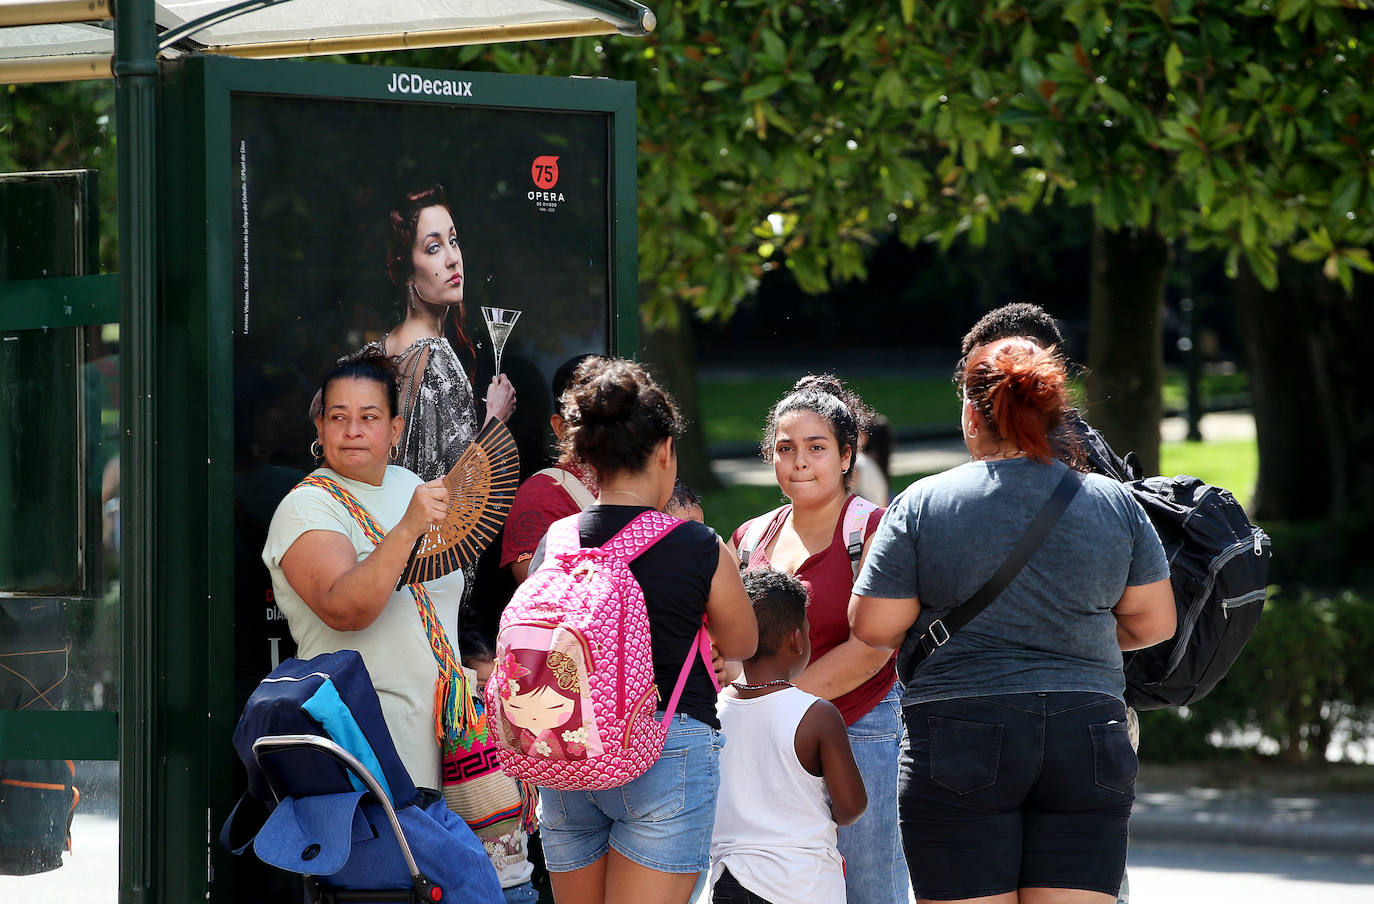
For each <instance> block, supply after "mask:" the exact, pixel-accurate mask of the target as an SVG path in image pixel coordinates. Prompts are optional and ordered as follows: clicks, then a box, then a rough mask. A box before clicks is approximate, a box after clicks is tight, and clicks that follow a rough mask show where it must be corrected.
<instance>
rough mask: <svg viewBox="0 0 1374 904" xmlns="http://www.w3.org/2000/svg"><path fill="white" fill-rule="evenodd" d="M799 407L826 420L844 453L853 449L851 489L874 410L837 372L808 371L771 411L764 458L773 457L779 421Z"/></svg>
mask: <svg viewBox="0 0 1374 904" xmlns="http://www.w3.org/2000/svg"><path fill="white" fill-rule="evenodd" d="M796 411H809V412H811V413H812V414H814V415H816V416H817V417H819V418H820V419H821V420H823V421H825V422H826V423H827V424H828V425H829V426H830V431H831V432H832V433H833V434H834V435H835V442H836V443H838V444H839V452H840V455H841V456H843V455H844V453H845V452H849V453H850V456H849V467H848V468H846V469H845V471H844V488H845V490H846V491H848V490H849V489H850V488H851V487H852V486H853V483H854V465H855V462H856V461H857V459H858V457H859V432H860V431H862V430H866V429H867V428H868V424H869V422H870V421H871V420H872V419H873V412H872V411H870V410H869V408H868V406H867V405H865V404H864V403H863V400H862V399H860V398H859V396H858V394H857V393H855V392H853V391H852V390H850V389H849V388H848V387H846V386H845V385H844V383H843V381H841V380H840V378H839V377H836V376H834V375H833V374H807V375H806V376H804V377H802V378H801V379H800V380H798V381H797V382H796V384H794V385H793V387H792V390H791V392H789V393H788V394H787V395H785V396H783V397H782V398H781V399H779V400H778V401H777V403H776V404H774V405H773V408H772V410H770V411H769V412H768V420H767V421H766V422H765V424H764V428H763V442H762V444H761V445H760V450H761V451H762V453H763V460H764V461H766V462H770V463H771V462H772V461H773V447H774V445H776V444H777V438H778V421H780V420H782V419H783V418H784V417H786V416H787V415H789V414H792V413H793V412H796Z"/></svg>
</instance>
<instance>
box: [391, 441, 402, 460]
mask: <svg viewBox="0 0 1374 904" xmlns="http://www.w3.org/2000/svg"><path fill="white" fill-rule="evenodd" d="M400 457H401V444H400V443H397V444H396V445H394V446H392V447H391V460H392V461H395V460H396V459H398V458H400Z"/></svg>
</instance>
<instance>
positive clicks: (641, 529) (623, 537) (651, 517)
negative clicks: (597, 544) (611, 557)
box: [601, 509, 683, 562]
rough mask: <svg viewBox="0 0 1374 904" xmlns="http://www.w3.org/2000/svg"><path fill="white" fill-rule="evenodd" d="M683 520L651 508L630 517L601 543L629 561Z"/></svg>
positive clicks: (602, 546) (607, 549) (608, 550)
mask: <svg viewBox="0 0 1374 904" xmlns="http://www.w3.org/2000/svg"><path fill="white" fill-rule="evenodd" d="M682 523H683V522H682V521H681V520H680V519H678V518H674V517H673V516H672V515H665V514H663V513H662V512H657V511H654V510H653V509H650V510H649V511H647V512H640V513H639V514H638V515H635V516H634V518H632V519H630V523H629V524H627V525H625V526H624V527H622V528H621V529H620V531H619V532H618V533H617V534H616V535H615V536H614V537H612V538H611V539H609V540H607V541H606V542H605V543H602V544H601V548H602V549H603V550H605V551H606V552H610V553H614V554H616V555H618V556H620V557H621V558H623V559H625V561H627V562H629V561H632V560H634V559H635V558H637V557H638V556H639V555H640V554H641V553H643V552H644V551H645V550H647V549H648V548H649V547H650V546H653V545H654V544H655V543H657V542H658V541H659V540H662V539H663V538H664V537H666V536H667V535H668V533H669V532H670V531H672V530H673V528H675V527H677V526H678V525H680V524H682Z"/></svg>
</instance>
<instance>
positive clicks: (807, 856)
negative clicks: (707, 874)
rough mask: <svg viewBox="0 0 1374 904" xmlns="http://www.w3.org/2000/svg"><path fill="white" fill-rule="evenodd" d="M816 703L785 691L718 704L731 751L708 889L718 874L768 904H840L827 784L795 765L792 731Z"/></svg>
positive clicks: (724, 765)
mask: <svg viewBox="0 0 1374 904" xmlns="http://www.w3.org/2000/svg"><path fill="white" fill-rule="evenodd" d="M819 699H820V698H819V697H817V696H815V695H813V694H808V693H806V692H805V691H802V690H798V689H797V688H795V687H789V688H784V689H783V690H780V691H774V692H773V693H771V694H765V695H764V696H762V697H754V698H753V699H749V700H745V699H742V698H740V697H736V696H734V695H732V694H730V693H725V694H722V695H721V696H720V700H719V701H718V702H717V704H716V714H717V715H718V716H719V717H720V730H721V732H722V733H724V735H725V736H726V738H727V739H728V743H727V744H726V745H725V746H724V747H723V748H721V751H720V790H719V792H718V793H717V795H716V824H715V829H714V830H713V832H712V834H711V884H712V885H713V886H714V885H715V882H716V880H717V879H718V878H720V875H721V873H722V872H723V867H729V868H730V874H731V875H732V876H734V877H735V879H736V881H738V882H739V884H740V885H743V886H744V887H745V888H746V889H748V890H749V891H751V892H753V893H754V894H756V895H759V896H760V897H763V898H766V899H767V900H769V901H772V902H773V904H844V900H845V891H844V859H843V858H842V857H841V856H840V852H839V849H838V848H837V847H836V844H835V842H836V826H835V819H834V817H833V816H831V814H830V799H829V797H828V796H827V795H826V791H825V780H824V779H822V778H820V777H819V776H815V775H812V774H811V773H809V772H807V771H806V769H805V768H804V767H803V766H802V764H801V762H800V761H799V760H798V759H797V748H796V737H797V726H798V725H800V724H801V720H802V717H803V716H805V715H806V711H807V710H809V709H810V708H811V707H812V706H813V705H814V704H815V702H816V701H817V700H819Z"/></svg>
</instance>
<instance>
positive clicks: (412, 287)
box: [406, 280, 418, 311]
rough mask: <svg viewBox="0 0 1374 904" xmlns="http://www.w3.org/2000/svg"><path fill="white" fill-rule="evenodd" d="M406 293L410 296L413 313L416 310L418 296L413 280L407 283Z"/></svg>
mask: <svg viewBox="0 0 1374 904" xmlns="http://www.w3.org/2000/svg"><path fill="white" fill-rule="evenodd" d="M406 293H407V294H408V295H409V296H410V309H411V310H412V311H413V310H415V297H416V295H417V294H418V293H416V291H415V282H414V281H413V280H412V281H410V282H407V283H406Z"/></svg>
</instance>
